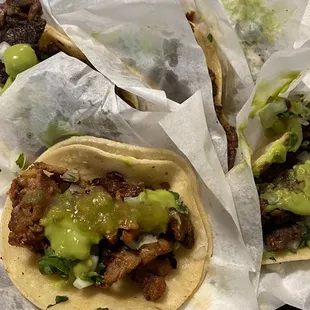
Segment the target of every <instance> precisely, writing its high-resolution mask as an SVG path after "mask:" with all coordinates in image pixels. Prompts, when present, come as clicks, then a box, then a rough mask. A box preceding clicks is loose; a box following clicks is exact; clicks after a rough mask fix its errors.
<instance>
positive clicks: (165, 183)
mask: <svg viewBox="0 0 310 310" xmlns="http://www.w3.org/2000/svg"><path fill="white" fill-rule="evenodd" d="M160 187H161V188H162V189H164V190H166V191H168V190H169V189H170V188H171V186H170V184H169V183H168V182H162V183H160Z"/></svg>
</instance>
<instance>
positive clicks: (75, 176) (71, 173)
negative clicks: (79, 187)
mask: <svg viewBox="0 0 310 310" xmlns="http://www.w3.org/2000/svg"><path fill="white" fill-rule="evenodd" d="M60 177H61V178H62V179H63V180H64V181H67V182H70V183H76V182H78V180H79V179H80V176H79V172H78V171H77V170H76V169H69V170H68V171H66V172H65V173H64V174H63V175H61V176H60Z"/></svg>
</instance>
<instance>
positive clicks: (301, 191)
mask: <svg viewBox="0 0 310 310" xmlns="http://www.w3.org/2000/svg"><path fill="white" fill-rule="evenodd" d="M261 198H263V199H266V200H267V201H268V203H269V205H268V206H266V208H265V211H266V212H271V211H273V210H274V209H282V210H287V211H290V212H293V213H295V214H299V215H310V160H307V161H306V162H305V163H304V164H301V165H295V166H294V167H293V169H291V170H289V171H288V175H287V178H286V182H285V183H284V184H281V183H279V184H269V186H268V187H267V188H266V190H265V191H264V192H263V193H262V194H261Z"/></svg>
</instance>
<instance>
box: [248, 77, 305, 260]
mask: <svg viewBox="0 0 310 310" xmlns="http://www.w3.org/2000/svg"><path fill="white" fill-rule="evenodd" d="M298 74H299V73H293V74H292V73H290V74H289V75H287V76H284V77H283V78H282V79H281V80H279V81H274V82H273V83H265V82H261V84H259V86H258V88H257V91H256V93H255V95H254V98H253V100H252V110H251V112H250V115H249V116H250V118H255V117H257V118H258V119H259V120H260V122H261V124H262V129H263V133H262V135H263V136H264V137H263V139H262V141H261V143H260V147H259V148H258V149H257V150H255V152H254V154H253V156H252V171H253V175H254V177H255V182H256V185H257V190H258V194H259V200H260V209H261V221H262V229H263V239H264V245H265V250H264V259H263V264H271V263H278V262H285V261H294V260H305V259H310V249H309V247H310V192H309V189H310V187H309V185H308V184H310V183H309V182H310V156H309V155H310V153H309V151H310V149H309V146H310V135H309V132H310V126H309V107H310V101H309V99H308V98H309V97H308V95H307V94H304V93H301V92H298V91H293V92H290V94H289V95H288V97H286V95H285V96H284V95H282V93H285V92H286V90H287V88H288V87H289V85H290V84H291V83H292V81H293V80H294V79H295V78H296V77H297V76H298ZM274 85H276V89H275V86H274Z"/></svg>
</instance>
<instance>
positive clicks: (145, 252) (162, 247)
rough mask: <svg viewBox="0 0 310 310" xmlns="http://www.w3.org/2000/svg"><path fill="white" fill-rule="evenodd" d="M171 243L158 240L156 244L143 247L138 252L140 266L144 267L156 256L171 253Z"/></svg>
mask: <svg viewBox="0 0 310 310" xmlns="http://www.w3.org/2000/svg"><path fill="white" fill-rule="evenodd" d="M172 249H173V242H172V241H168V240H166V239H158V241H157V242H154V243H149V244H145V245H143V246H142V247H141V248H140V250H139V255H140V257H141V259H142V264H143V265H146V264H148V263H149V262H150V261H152V260H153V259H155V258H156V257H157V256H160V255H164V254H167V253H169V252H170V251H172Z"/></svg>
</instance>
